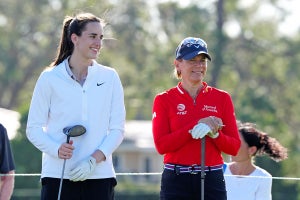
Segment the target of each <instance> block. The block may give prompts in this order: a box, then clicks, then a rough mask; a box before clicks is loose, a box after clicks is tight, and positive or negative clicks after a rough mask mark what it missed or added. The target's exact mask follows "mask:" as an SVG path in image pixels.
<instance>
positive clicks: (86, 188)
mask: <svg viewBox="0 0 300 200" xmlns="http://www.w3.org/2000/svg"><path fill="white" fill-rule="evenodd" d="M59 184H60V179H59V178H42V191H41V200H57V196H58V192H59ZM116 185H117V181H116V179H115V178H106V179H87V180H85V181H78V182H73V181H70V180H68V179H64V181H63V184H62V189H61V195H60V199H61V200H99V199H101V200H114V187H115V186H116Z"/></svg>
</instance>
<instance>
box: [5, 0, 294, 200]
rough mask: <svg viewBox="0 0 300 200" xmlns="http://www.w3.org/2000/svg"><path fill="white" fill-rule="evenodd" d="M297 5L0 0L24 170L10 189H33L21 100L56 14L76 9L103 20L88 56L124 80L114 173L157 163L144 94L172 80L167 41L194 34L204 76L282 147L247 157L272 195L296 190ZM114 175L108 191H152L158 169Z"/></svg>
mask: <svg viewBox="0 0 300 200" xmlns="http://www.w3.org/2000/svg"><path fill="white" fill-rule="evenodd" d="M299 7H300V5H299V3H298V1H297V0H231V1H225V0H185V1H179V0H178V1H171V0H169V1H168V0H151V1H150V0H105V1H104V0H26V1H19V0H1V1H0V108H4V109H8V110H13V112H14V114H13V115H14V117H13V119H14V120H17V121H18V122H19V124H18V123H16V126H17V127H19V128H18V130H17V131H13V128H12V131H9V134H10V138H11V144H12V148H13V152H14V157H15V163H16V173H17V174H25V175H19V176H16V180H15V181H16V182H15V190H14V194H13V199H39V192H40V183H39V176H38V175H30V174H36V173H37V174H38V173H40V168H41V152H39V151H38V150H37V149H36V148H35V147H34V146H33V145H32V144H31V143H29V142H28V140H27V138H26V136H25V127H26V120H27V113H28V108H29V104H30V100H31V95H32V92H33V88H34V85H35V82H36V80H37V78H38V76H39V74H40V73H41V71H42V70H43V69H44V68H45V67H46V66H47V65H49V64H50V63H51V62H52V61H53V59H54V57H55V54H56V49H57V45H58V43H59V38H60V33H61V26H62V22H63V19H64V16H65V15H72V14H73V13H77V12H78V11H84V12H92V13H94V14H95V15H97V16H99V17H102V18H103V19H105V20H106V22H108V25H107V26H106V28H105V33H104V37H105V38H106V39H105V40H104V47H103V49H102V51H101V54H100V56H99V59H98V61H99V63H102V64H104V65H108V66H111V67H114V68H115V69H116V70H117V72H118V73H119V75H120V78H121V80H122V83H123V86H124V92H125V103H126V110H127V120H128V122H127V125H126V127H127V129H126V138H125V140H124V142H123V143H122V145H121V146H120V148H119V149H118V151H117V152H116V154H115V155H114V162H115V165H116V171H117V172H118V173H124V172H125V173H132V172H134V173H146V172H148V173H152V172H155V173H156V172H161V171H162V161H161V156H160V155H158V154H157V153H156V151H155V149H154V145H153V141H152V135H151V134H152V133H151V115H152V113H151V110H152V101H153V98H154V96H155V94H157V93H159V92H162V91H164V90H166V89H168V88H170V87H173V86H174V85H176V84H177V80H176V79H175V78H173V77H172V72H173V66H172V65H173V60H174V51H175V49H176V47H177V45H178V43H179V42H180V41H181V40H182V39H183V38H185V37H188V36H195V37H201V38H203V39H204V40H205V41H206V42H207V43H208V48H209V51H210V54H211V55H212V58H213V61H212V62H211V63H209V67H208V73H207V76H206V79H205V81H206V82H208V83H209V84H210V85H212V86H216V87H218V88H220V89H224V90H226V91H228V92H229V93H230V94H231V95H232V99H233V101H234V105H235V109H236V116H237V118H238V119H240V120H242V121H250V122H254V123H256V124H257V126H258V127H259V128H261V129H262V130H264V131H265V132H267V133H268V134H270V135H271V136H273V137H275V138H277V139H278V140H279V141H280V142H281V143H282V144H283V145H284V146H285V147H287V148H288V149H289V158H288V159H287V160H285V161H283V162H280V163H276V162H274V161H272V160H270V159H269V158H264V157H262V158H259V159H257V160H256V164H257V165H259V166H261V167H263V168H265V169H266V170H268V171H269V172H270V173H271V174H272V175H273V177H275V178H274V180H273V188H272V194H273V199H274V200H282V199H289V200H294V199H295V200H297V199H300V193H299V190H300V182H299V180H298V177H299V178H300V159H299V156H300V152H299V148H300V138H299V137H300V135H299V127H300V115H299V111H300V103H299V97H300V84H299V77H300V67H299V66H300V54H299V51H300V45H299V44H300V43H299V42H300V32H299V27H300V20H299V18H300V16H299V14H300V13H299V11H297V8H299ZM15 112H17V113H18V115H15ZM5 116H8V115H5ZM16 116H17V117H16ZM8 121H11V122H12V120H8ZM4 125H5V124H4ZM16 126H14V127H16ZM137 127H138V128H137ZM15 133H16V134H15ZM224 156H225V159H226V155H224ZM132 163H134V164H132ZM276 177H292V178H276ZM117 179H118V181H119V183H118V186H117V188H116V191H117V197H116V199H122V200H123V199H124V200H125V199H131V200H133V199H142V198H143V199H149V200H150V199H158V195H159V184H160V183H159V180H160V175H159V174H153V175H118V176H117Z"/></svg>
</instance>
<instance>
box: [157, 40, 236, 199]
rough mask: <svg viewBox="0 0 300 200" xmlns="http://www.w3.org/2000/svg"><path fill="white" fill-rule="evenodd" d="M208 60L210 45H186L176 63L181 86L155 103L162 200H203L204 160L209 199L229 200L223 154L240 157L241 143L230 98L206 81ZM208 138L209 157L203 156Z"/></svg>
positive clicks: (177, 53)
mask: <svg viewBox="0 0 300 200" xmlns="http://www.w3.org/2000/svg"><path fill="white" fill-rule="evenodd" d="M208 60H209V61H210V60H211V56H210V55H209V53H208V50H207V44H206V42H205V41H204V40H202V39H201V38H195V37H188V38H185V39H184V40H182V41H181V42H180V44H179V45H178V47H177V49H176V51H175V60H174V72H175V76H176V77H177V78H178V79H179V80H180V81H179V83H178V85H177V86H175V87H173V88H171V89H169V90H167V91H165V92H163V93H160V94H157V95H156V97H155V99H154V103H153V119H152V129H153V138H154V143H155V146H156V149H157V151H158V153H160V154H162V155H164V171H163V174H162V178H161V191H160V199H161V200H175V199H176V200H187V199H188V200H199V199H200V198H201V197H202V196H203V194H201V190H200V188H201V182H202V177H201V160H204V159H205V184H204V185H205V187H204V197H205V200H226V188H225V182H224V176H223V168H222V167H223V158H222V152H225V153H227V154H231V155H235V154H236V153H237V152H238V149H239V147H240V139H239V135H238V129H237V125H236V118H235V112H234V106H233V102H232V99H231V97H230V95H229V93H228V92H226V91H223V90H220V89H217V88H215V87H212V86H209V85H208V84H207V83H206V82H204V77H205V75H206V72H207V68H208ZM223 125H224V126H223ZM204 137H206V146H205V147H206V148H205V149H204V151H205V158H203V157H201V149H202V146H201V140H202V139H203V138H204Z"/></svg>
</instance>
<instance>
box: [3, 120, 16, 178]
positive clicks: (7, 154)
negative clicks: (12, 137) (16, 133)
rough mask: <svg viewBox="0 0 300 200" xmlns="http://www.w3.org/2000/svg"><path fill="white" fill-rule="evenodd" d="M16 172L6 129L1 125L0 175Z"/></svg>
mask: <svg viewBox="0 0 300 200" xmlns="http://www.w3.org/2000/svg"><path fill="white" fill-rule="evenodd" d="M12 170H15V163H14V158H13V154H12V150H11V148H10V143H9V139H8V136H7V131H6V128H5V127H4V126H3V125H2V124H0V173H3V174H5V173H8V172H9V171H12Z"/></svg>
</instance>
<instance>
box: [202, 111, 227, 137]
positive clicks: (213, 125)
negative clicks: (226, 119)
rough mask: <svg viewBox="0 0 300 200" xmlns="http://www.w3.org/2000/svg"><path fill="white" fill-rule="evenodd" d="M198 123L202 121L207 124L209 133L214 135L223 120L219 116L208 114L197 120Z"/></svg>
mask: <svg viewBox="0 0 300 200" xmlns="http://www.w3.org/2000/svg"><path fill="white" fill-rule="evenodd" d="M198 123H204V124H206V125H208V126H209V127H210V129H211V133H212V134H213V135H214V134H215V133H217V132H218V130H220V129H221V128H222V126H223V122H222V120H221V119H220V118H218V117H215V116H209V117H205V118H202V119H200V120H199V122H198Z"/></svg>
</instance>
